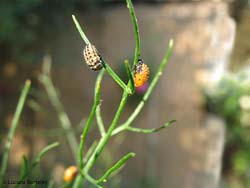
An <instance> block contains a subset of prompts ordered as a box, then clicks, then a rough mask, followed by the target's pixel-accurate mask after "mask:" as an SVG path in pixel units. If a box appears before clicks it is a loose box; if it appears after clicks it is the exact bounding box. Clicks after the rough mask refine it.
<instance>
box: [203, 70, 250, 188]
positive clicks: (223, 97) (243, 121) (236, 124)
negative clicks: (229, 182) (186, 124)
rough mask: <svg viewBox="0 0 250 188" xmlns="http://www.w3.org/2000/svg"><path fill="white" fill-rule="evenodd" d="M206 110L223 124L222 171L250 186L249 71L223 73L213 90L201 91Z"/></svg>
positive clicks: (245, 185)
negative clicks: (223, 151)
mask: <svg viewBox="0 0 250 188" xmlns="http://www.w3.org/2000/svg"><path fill="white" fill-rule="evenodd" d="M205 96H206V105H207V108H208V110H209V111H211V112H213V113H216V114H219V115H220V116H222V117H223V118H224V119H225V121H226V124H227V134H226V148H225V153H224V161H223V162H224V172H225V173H226V175H228V177H232V176H233V177H234V178H236V179H238V180H239V181H240V182H243V183H244V187H249V185H250V181H249V178H250V145H249V143H250V74H249V68H246V69H243V70H241V71H239V72H238V73H236V74H226V75H224V77H223V78H222V79H221V81H220V82H219V83H218V84H217V85H215V86H214V87H213V88H207V89H206V90H205Z"/></svg>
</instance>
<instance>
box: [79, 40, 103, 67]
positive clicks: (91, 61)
mask: <svg viewBox="0 0 250 188" xmlns="http://www.w3.org/2000/svg"><path fill="white" fill-rule="evenodd" d="M83 57H84V60H85V63H86V64H87V65H88V66H89V68H90V69H92V70H94V71H98V70H100V69H102V68H103V65H102V58H101V56H100V54H99V53H98V51H97V49H96V47H95V46H94V45H92V44H87V45H86V46H85V48H84V50H83Z"/></svg>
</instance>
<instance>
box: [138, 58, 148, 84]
mask: <svg viewBox="0 0 250 188" xmlns="http://www.w3.org/2000/svg"><path fill="white" fill-rule="evenodd" d="M148 78H149V68H148V66H147V65H146V64H145V63H144V62H143V61H142V59H139V60H138V64H137V65H136V66H135V73H134V83H135V87H140V86H142V85H144V84H145V83H146V82H147V80H148Z"/></svg>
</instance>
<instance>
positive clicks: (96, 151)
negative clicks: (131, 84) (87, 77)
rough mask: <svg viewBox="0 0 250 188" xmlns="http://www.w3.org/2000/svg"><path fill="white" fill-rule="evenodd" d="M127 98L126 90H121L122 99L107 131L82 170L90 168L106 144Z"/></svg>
mask: <svg viewBox="0 0 250 188" xmlns="http://www.w3.org/2000/svg"><path fill="white" fill-rule="evenodd" d="M127 99H128V93H127V92H126V91H124V92H123V95H122V99H121V102H120V105H119V107H118V109H117V111H116V114H115V117H114V119H113V121H112V123H111V124H110V126H109V129H108V131H107V133H106V134H105V136H104V137H102V138H101V139H100V141H99V143H98V145H97V147H96V149H95V151H94V152H93V154H92V155H91V157H90V159H89V160H88V162H87V163H86V165H85V167H84V171H85V172H87V173H88V172H89V170H90V169H91V167H92V166H93V165H94V164H95V162H96V160H97V158H98V157H99V155H100V154H101V152H102V150H103V149H104V147H105V145H106V144H107V142H108V140H109V138H110V137H111V133H112V132H113V130H114V128H115V126H116V125H117V123H118V120H119V119H120V117H121V113H122V111H123V109H124V107H125V104H126V102H127Z"/></svg>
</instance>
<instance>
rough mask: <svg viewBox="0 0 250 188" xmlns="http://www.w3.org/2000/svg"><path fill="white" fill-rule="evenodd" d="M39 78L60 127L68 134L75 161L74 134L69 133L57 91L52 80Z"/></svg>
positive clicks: (68, 125)
mask: <svg viewBox="0 0 250 188" xmlns="http://www.w3.org/2000/svg"><path fill="white" fill-rule="evenodd" d="M39 78H40V81H41V82H42V83H43V85H44V87H45V90H46V92H47V94H48V97H49V100H50V102H51V104H52V105H53V106H54V108H55V110H56V112H57V115H58V119H59V121H60V125H61V126H62V128H63V129H64V131H65V132H68V131H69V132H68V134H66V137H67V140H68V143H69V146H70V149H71V151H72V153H73V156H74V157H75V160H77V159H76V153H77V146H78V143H77V140H76V137H75V134H74V132H72V131H70V130H71V129H72V125H71V122H70V120H69V117H68V115H67V113H66V112H65V110H64V106H63V104H62V103H61V101H60V99H59V97H58V94H57V91H56V89H55V87H54V85H53V83H52V80H51V78H50V77H49V76H48V75H46V74H42V75H40V77H39Z"/></svg>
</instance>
